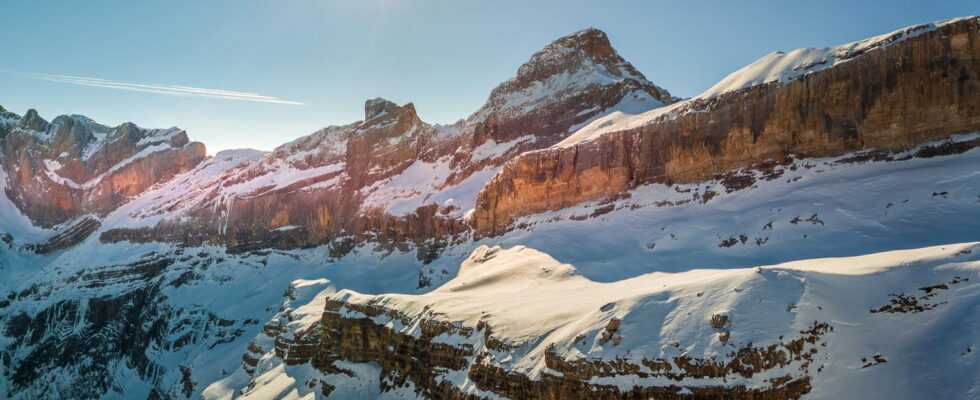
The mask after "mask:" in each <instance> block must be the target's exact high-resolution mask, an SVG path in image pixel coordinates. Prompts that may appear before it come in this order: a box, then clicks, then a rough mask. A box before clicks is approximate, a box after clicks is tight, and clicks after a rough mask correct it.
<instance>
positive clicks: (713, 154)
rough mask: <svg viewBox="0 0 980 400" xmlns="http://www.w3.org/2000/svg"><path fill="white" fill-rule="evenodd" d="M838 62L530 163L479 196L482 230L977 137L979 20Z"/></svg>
mask: <svg viewBox="0 0 980 400" xmlns="http://www.w3.org/2000/svg"><path fill="white" fill-rule="evenodd" d="M926 29H928V26H922V27H912V28H908V31H909V33H904V31H900V33H903V34H904V35H905V36H913V35H915V34H918V33H919V32H920V31H922V30H926ZM896 35H898V33H897V34H896ZM897 39H904V40H901V41H898V40H897ZM875 43H878V44H877V45H876V46H875V45H874V44H875ZM842 47H843V46H842ZM767 57H768V56H767ZM839 57H848V58H847V60H848V61H847V62H843V63H839V64H837V65H833V66H832V67H829V68H826V69H822V70H818V71H816V72H812V73H810V74H807V75H803V76H801V77H799V78H797V79H795V80H792V81H789V82H785V83H784V82H780V81H777V82H773V83H766V84H760V85H755V86H749V87H746V88H740V89H737V90H732V91H727V92H722V93H718V94H712V95H711V96H699V97H696V98H693V99H691V100H688V101H685V102H683V103H682V104H678V105H676V106H675V107H672V108H665V109H664V111H662V112H658V111H654V112H651V113H650V114H651V115H650V116H649V117H648V118H649V120H648V121H645V123H644V125H643V126H640V127H636V128H631V129H625V130H621V131H617V132H609V133H606V134H604V135H596V136H595V137H594V138H593V139H592V140H587V141H583V142H580V143H575V144H571V145H568V146H559V147H557V148H551V149H548V150H546V151H539V152H534V153H529V154H523V155H521V156H519V157H517V158H516V159H515V160H514V161H513V162H511V163H509V164H508V165H507V166H506V167H505V168H504V170H503V171H502V172H501V173H500V174H498V175H497V176H496V177H495V178H494V179H493V180H492V181H490V182H489V183H488V185H487V186H486V188H484V190H483V191H482V192H481V193H480V197H479V199H478V200H477V207H476V212H475V223H476V226H477V230H478V231H479V232H480V234H496V233H500V232H501V231H502V230H505V229H506V227H507V226H508V225H509V224H510V222H511V221H512V220H513V219H514V218H515V217H516V216H520V215H527V214H533V213H537V212H542V211H546V210H552V209H560V208H563V207H567V206H570V205H573V204H576V203H579V202H582V201H587V200H595V199H599V198H603V197H608V196H613V195H616V194H617V193H621V192H623V191H624V190H627V189H629V188H632V187H636V186H637V185H641V184H646V183H675V182H676V183H684V182H697V181H701V180H706V179H710V178H712V177H713V176H714V175H715V174H718V173H721V172H724V171H726V170H729V169H732V168H737V167H740V166H747V165H751V164H754V163H758V162H762V161H765V160H768V159H783V158H785V157H786V156H788V155H791V154H793V155H798V156H805V157H826V156H836V155H840V154H844V153H848V152H852V151H856V150H860V149H866V148H880V149H886V150H889V149H890V150H901V149H905V148H908V147H910V146H912V145H915V144H917V143H922V142H926V141H930V140H937V139H943V138H947V137H949V136H950V135H953V134H957V133H965V132H972V131H977V130H980V113H978V112H977V110H978V109H980V74H978V71H980V18H976V17H973V18H967V19H962V20H959V21H957V22H953V23H949V24H946V25H944V26H941V27H939V28H937V29H934V30H931V31H927V32H925V33H921V34H918V35H916V36H913V37H908V38H905V37H904V36H896V37H884V38H880V39H879V41H878V42H873V43H872V46H868V48H867V49H866V50H863V51H862V52H856V53H853V54H843V55H839ZM761 61H763V60H760V62H761ZM824 62H828V61H826V60H825V61H824ZM803 67H807V66H803ZM810 67H812V66H810ZM736 74H738V73H736ZM733 75H735V74H733Z"/></svg>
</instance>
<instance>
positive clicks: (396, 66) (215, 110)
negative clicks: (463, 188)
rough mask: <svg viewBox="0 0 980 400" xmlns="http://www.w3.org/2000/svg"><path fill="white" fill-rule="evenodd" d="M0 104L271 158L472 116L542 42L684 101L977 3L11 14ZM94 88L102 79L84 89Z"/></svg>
mask: <svg viewBox="0 0 980 400" xmlns="http://www.w3.org/2000/svg"><path fill="white" fill-rule="evenodd" d="M0 9H2V10H3V15H4V16H3V18H2V21H3V22H0V38H2V39H0V70H2V71H0V105H3V106H4V107H6V108H8V109H10V110H11V111H14V112H17V113H19V114H23V113H24V112H25V111H26V110H27V109H28V108H36V109H37V110H38V111H39V112H40V113H41V115H42V116H44V117H45V118H47V119H49V120H50V119H51V118H53V117H54V116H56V115H59V114H84V115H87V116H89V117H91V118H94V119H95V120H97V121H100V122H103V123H106V124H110V125H116V124H119V123H122V122H126V121H133V122H135V123H136V124H138V125H140V126H144V127H162V128H163V127H170V126H174V125H176V126H179V127H181V128H184V129H186V130H187V131H188V133H189V134H190V136H191V138H192V139H193V140H198V141H202V142H204V143H205V144H206V145H207V146H208V151H209V153H212V154H213V153H214V152H215V151H218V150H222V149H229V148H240V147H252V148H258V149H263V150H270V149H272V148H274V147H275V146H277V145H279V144H282V143H284V142H286V141H289V140H292V139H295V138H297V137H299V136H302V135H305V134H308V133H310V132H312V131H314V130H316V129H319V128H321V127H324V126H327V125H331V124H345V123H350V122H353V121H356V120H359V119H362V118H363V102H364V100H365V99H368V98H372V97H378V96H381V97H385V98H388V99H390V100H393V101H395V102H398V103H404V102H409V101H411V102H414V103H415V106H416V108H417V110H418V112H419V114H420V116H421V117H422V119H424V120H426V121H428V122H437V123H449V122H453V121H455V120H457V119H460V118H464V117H466V116H467V115H468V114H469V113H471V112H473V111H475V110H476V109H477V108H478V107H479V106H480V105H482V103H483V101H484V100H485V99H486V97H487V95H488V94H489V93H490V90H491V89H492V88H493V87H494V86H496V85H497V84H498V83H500V82H502V81H503V80H505V79H507V78H508V77H510V76H512V75H514V73H515V72H516V71H517V67H518V66H520V64H521V63H523V62H524V61H526V60H527V59H528V58H529V57H530V56H531V54H533V53H534V52H535V51H537V50H539V49H540V48H542V47H543V46H544V45H545V44H547V43H548V42H550V41H552V40H554V39H556V38H558V37H560V36H563V35H566V34H568V33H571V32H574V31H577V30H579V29H582V28H585V27H589V26H593V27H597V28H599V29H602V30H604V31H606V33H608V34H609V37H610V39H611V41H612V44H613V46H614V47H615V48H616V49H617V50H619V52H620V54H621V55H622V56H623V57H624V58H626V59H627V60H629V61H630V62H632V63H633V65H635V66H636V67H637V68H638V69H639V70H640V71H641V72H643V73H644V74H645V75H646V76H647V78H649V79H650V80H651V81H653V82H654V83H656V84H658V85H660V86H662V87H664V88H666V89H668V90H669V91H671V93H673V94H675V95H678V96H682V97H689V96H694V95H697V94H698V93H700V92H701V91H703V90H705V89H707V88H708V87H710V86H711V85H713V84H714V83H716V82H717V81H719V80H720V79H721V78H723V77H724V76H725V75H727V74H728V73H730V72H733V71H735V70H736V69H738V68H741V67H742V66H745V65H746V64H749V63H751V62H752V61H754V60H755V59H757V58H759V57H761V56H763V55H765V54H768V53H770V52H772V51H777V50H782V51H788V50H792V49H796V48H799V47H817V46H830V45H837V44H842V43H846V42H851V41H855V40H859V39H863V38H865V37H869V36H874V35H878V34H882V33H886V32H888V31H891V30H895V29H898V28H902V27H905V26H909V25H915V24H918V23H925V22H931V21H934V20H940V19H946V18H951V17H956V16H962V15H972V14H980V2H977V1H976V0H965V1H931V0H917V1H904V0H891V1H836V0H833V1H828V0H823V1H793V0H784V1H780V2H771V1H734V0H729V1H672V2H667V1H652V0H648V1H636V2H632V1H616V0H607V1H570V0H566V1H500V0H495V1H448V0H446V1H434V0H433V1H424V0H419V1H409V0H342V1H332V0H306V1H300V0H278V1H265V0H261V1H259V0H256V1H245V0H227V1H224V0H206V1H197V0H193V1H192V0H188V1H177V0H174V1H155V0H146V1H143V0H141V1H95V0H93V1H75V0H66V1H26V0H23V1H20V0H11V1H5V2H4V4H3V5H2V7H0ZM92 78H95V79H92Z"/></svg>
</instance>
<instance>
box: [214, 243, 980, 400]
mask: <svg viewBox="0 0 980 400" xmlns="http://www.w3.org/2000/svg"><path fill="white" fill-rule="evenodd" d="M978 251H980V243H978V242H971V243H960V244H949V245H944V246H935V247H929V248H922V249H912V250H900V251H892V252H885V253H877V254H869V255H864V256H857V257H849V258H827V259H814V260H801V261H795V262H790V263H784V264H778V265H770V266H760V267H757V268H746V269H726V270H715V269H698V270H690V271H686V272H680V273H659V272H658V273H650V274H645V275H640V276H637V277H634V278H630V279H626V280H621V281H615V282H608V283H600V282H594V281H591V280H589V279H586V278H584V277H582V276H581V275H579V274H578V273H577V270H576V268H575V267H574V266H572V265H569V264H562V263H560V262H558V261H557V260H555V259H554V258H552V257H550V256H549V255H548V254H546V253H543V252H540V251H537V250H533V249H530V248H525V247H523V246H517V247H513V248H510V249H503V248H500V247H493V248H490V247H486V246H482V247H479V248H477V249H475V250H474V252H473V253H472V255H470V257H468V258H467V259H466V260H465V261H464V262H463V263H462V265H461V267H460V270H459V274H458V275H457V276H456V277H455V278H454V279H452V280H451V281H449V282H447V283H446V284H444V285H443V286H441V287H440V288H438V289H436V290H434V291H432V292H429V293H426V294H421V295H399V294H386V295H374V296H372V295H363V294H359V293H357V292H354V291H351V290H341V291H339V292H338V291H336V290H334V289H332V288H331V289H327V290H325V291H323V292H321V294H319V295H317V296H315V300H314V301H312V302H311V303H309V304H310V305H311V306H313V307H312V308H313V309H314V310H313V311H314V313H313V316H312V317H310V316H309V314H310V312H309V311H305V312H304V311H300V312H298V313H297V314H296V315H295V316H296V322H291V323H290V324H293V325H296V327H294V329H292V330H294V331H295V330H296V328H297V327H300V326H306V327H309V326H312V325H311V324H314V323H316V322H315V321H316V315H319V313H317V312H316V310H322V309H323V306H322V304H323V302H324V301H325V300H326V299H332V300H339V301H342V302H345V303H346V304H352V305H360V306H369V307H382V308H383V309H388V310H393V311H396V312H398V313H400V314H402V315H405V316H407V317H408V318H410V319H411V322H410V323H408V324H405V323H404V322H402V321H400V320H398V319H396V318H392V317H391V316H388V315H384V314H382V315H378V316H373V317H368V316H366V315H360V316H359V315H358V314H357V313H356V312H353V311H348V312H347V313H350V314H349V316H350V317H352V318H370V319H371V320H373V321H374V323H376V324H378V325H381V326H387V327H388V328H389V329H392V330H394V331H397V332H401V333H405V334H409V335H413V336H415V337H418V335H419V333H420V331H419V329H420V328H419V323H420V322H422V321H433V320H435V321H444V322H448V323H452V324H459V326H462V327H469V328H473V329H477V330H479V329H480V328H478V327H479V326H484V325H485V326H489V327H491V328H492V335H493V337H494V338H495V339H497V340H500V341H503V342H504V343H506V344H507V347H505V348H504V349H501V348H500V347H499V346H494V347H489V345H488V344H486V343H484V342H483V335H482V334H475V335H472V336H454V335H449V336H440V337H436V338H434V339H433V341H435V342H438V343H444V344H449V345H453V346H463V345H471V346H474V347H476V348H477V349H481V350H482V351H484V352H485V353H484V354H486V356H485V357H486V358H484V359H483V361H482V362H484V363H486V362H489V363H493V364H499V365H500V366H501V367H503V368H505V369H506V370H508V371H514V372H518V373H521V374H524V375H527V376H529V377H530V378H531V379H536V378H538V377H540V376H541V374H546V373H548V374H554V373H555V372H554V371H551V369H550V368H549V367H548V366H547V365H546V362H545V358H546V354H549V353H550V354H554V355H557V356H559V357H562V358H564V359H566V360H582V361H585V360H617V362H628V363H632V364H634V365H638V366H639V365H644V361H646V360H664V359H666V360H671V359H675V358H677V357H690V358H694V359H701V358H709V359H713V358H718V359H721V360H724V359H726V358H727V357H730V356H729V355H728V354H729V353H731V352H732V350H733V349H736V348H739V347H740V346H745V345H746V344H748V343H751V345H750V346H755V347H759V348H766V347H767V346H770V345H778V344H779V343H780V342H782V341H783V340H784V337H789V338H791V337H795V336H797V335H799V332H800V331H806V330H807V329H808V328H811V327H814V326H820V325H821V324H827V325H826V326H827V327H828V328H827V332H825V334H826V337H825V338H824V339H821V340H822V344H821V346H815V347H814V350H813V353H811V354H812V356H811V357H812V365H810V364H811V363H810V362H808V363H806V364H802V363H793V362H790V363H789V365H787V366H786V367H776V368H773V369H772V370H765V371H761V372H759V373H758V374H757V376H753V377H752V378H751V379H749V378H746V377H744V376H741V375H739V374H736V373H730V374H728V375H727V376H725V377H724V378H725V379H724V385H725V386H729V387H731V386H736V385H746V386H748V387H764V386H763V385H762V384H761V383H762V382H764V381H765V380H767V379H771V378H775V377H781V376H783V375H784V374H788V375H787V376H801V371H802V370H804V369H806V370H814V371H817V370H819V372H815V373H813V374H812V375H813V376H812V385H813V387H814V390H813V392H812V393H810V395H809V396H810V397H808V398H843V397H849V395H850V394H853V393H875V395H876V396H877V398H895V397H907V396H910V397H916V398H918V397H928V396H929V395H930V393H936V392H935V391H934V390H935V388H936V387H942V388H943V389H942V390H941V391H940V392H941V393H944V396H948V397H949V398H969V396H970V394H971V393H972V394H977V393H980V384H978V383H977V382H978V381H977V379H976V378H978V377H980V376H978V374H977V372H976V371H977V364H978V362H980V361H978V360H977V356H976V354H975V353H974V352H973V351H971V350H970V349H973V348H974V347H975V346H976V345H975V344H974V343H973V341H972V340H973V339H974V337H973V335H972V334H971V333H970V332H971V329H976V328H978V327H980V325H977V319H976V318H977V317H980V315H977V311H976V309H975V307H973V306H972V304H975V301H976V299H977V298H978V296H980V283H978V282H977V281H978V280H980V253H978ZM930 285H933V286H930ZM297 286H307V284H306V283H303V282H297ZM919 287H930V289H928V290H926V289H917V288H919ZM931 287H935V289H932V288H931ZM896 292H904V293H907V294H908V295H912V296H915V295H917V294H918V295H922V296H923V298H922V300H923V303H921V304H923V305H922V307H923V309H922V311H917V310H918V309H915V308H911V309H904V308H903V309H901V310H903V311H894V312H892V311H879V310H894V309H895V308H888V307H893V306H894V304H897V303H889V300H890V299H894V298H895V296H896V295H895V294H894V293H896ZM583 293H588V295H587V296H583V295H582V294H583ZM929 294H932V295H929ZM304 297H309V295H305V296H304ZM889 304H891V305H892V306H889ZM964 318H965V320H966V321H971V322H967V323H966V324H967V325H968V327H963V329H958V330H953V331H948V332H946V333H944V334H943V335H942V336H941V337H936V336H935V335H934V333H933V332H932V329H931V328H930V326H933V325H932V324H936V323H948V322H950V321H952V320H961V319H964ZM943 321H945V322H943ZM302 329H308V328H301V327H300V328H299V330H302ZM886 338H887V339H886ZM507 349H509V350H507ZM950 360H955V361H953V362H950ZM801 364H802V365H801ZM346 365H349V364H347V363H342V364H340V365H336V366H338V367H340V366H346ZM668 365H669V367H670V368H679V367H677V366H675V365H670V364H668ZM678 365H679V364H678ZM918 365H945V366H947V368H946V369H944V373H943V374H935V375H929V376H922V375H920V374H917V373H915V372H914V371H915V368H914V367H915V366H918ZM823 367H828V368H823ZM797 368H800V369H797ZM644 370H645V368H644V367H640V371H644ZM362 371H363V370H358V371H357V372H354V374H353V375H350V376H349V377H347V378H346V379H337V377H335V378H333V379H329V382H330V383H331V384H332V385H334V386H336V387H337V390H339V391H340V392H341V393H347V394H346V395H341V396H335V397H336V398H342V399H345V398H359V397H365V396H367V397H388V398H403V397H402V396H405V395H404V394H402V393H403V392H401V391H395V392H392V393H388V394H386V395H385V396H381V394H379V393H375V394H372V391H373V390H374V389H372V387H376V385H377V382H378V381H377V380H378V376H379V374H378V372H376V371H372V370H368V371H363V372H362ZM364 372H366V373H364ZM465 372H466V371H461V372H458V373H447V374H445V375H443V379H445V380H447V381H449V382H450V383H451V384H452V385H454V386H457V387H459V388H460V389H462V390H463V391H464V392H466V393H470V394H478V395H486V393H485V392H482V391H479V390H478V389H476V388H475V387H474V386H473V385H471V384H468V379H467V378H466V373H465ZM647 373H650V374H654V375H656V374H655V373H653V372H652V371H647ZM243 375H244V374H243V372H242V371H241V370H239V371H238V372H236V373H235V374H233V375H232V376H233V377H237V378H236V379H232V380H229V379H226V380H222V381H219V382H218V383H215V384H213V385H211V386H210V387H209V388H207V389H206V390H205V392H204V393H205V398H213V399H225V398H232V397H233V396H234V393H235V392H236V391H237V390H242V392H243V393H245V394H246V396H245V397H243V398H262V399H272V398H277V399H278V398H300V397H299V395H300V394H302V393H304V392H307V391H308V390H309V389H305V388H302V387H301V386H300V385H298V383H300V382H304V381H307V380H308V378H310V377H319V378H322V379H327V378H328V377H330V375H324V374H322V373H321V372H319V371H316V370H313V369H312V368H311V367H310V366H308V365H300V366H284V365H283V360H281V359H279V358H277V357H276V356H275V355H273V354H272V353H269V354H266V355H265V356H264V357H263V367H262V368H261V369H260V371H258V372H257V373H256V375H261V376H257V377H256V379H254V380H251V381H250V382H251V384H250V385H249V386H248V387H247V388H245V387H243V385H244V384H245V383H246V382H249V381H246V380H243V379H242V378H243ZM594 379H597V381H595V382H596V383H603V384H609V385H614V386H618V387H619V388H620V389H623V390H629V389H631V388H632V387H633V386H634V385H639V386H650V385H663V386H668V385H680V386H682V387H684V386H693V387H698V386H709V385H715V384H719V383H721V380H716V379H705V378H685V379H681V380H679V381H675V380H673V379H666V378H663V377H649V378H637V377H635V376H630V377H628V379H623V378H622V377H610V378H594ZM365 381H367V382H369V383H373V384H367V385H365ZM400 394H401V395H400ZM335 397H331V398H335ZM303 398H305V397H303ZM310 398H312V395H310ZM404 398H412V395H411V394H409V395H407V396H405V397H404Z"/></svg>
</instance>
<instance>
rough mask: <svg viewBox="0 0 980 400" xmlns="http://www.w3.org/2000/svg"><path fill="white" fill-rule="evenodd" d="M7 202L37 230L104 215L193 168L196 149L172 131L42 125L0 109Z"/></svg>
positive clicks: (198, 156) (76, 122)
mask: <svg viewBox="0 0 980 400" xmlns="http://www.w3.org/2000/svg"><path fill="white" fill-rule="evenodd" d="M0 151H2V156H0V163H2V164H3V165H2V167H3V170H4V172H5V174H6V179H5V181H6V182H4V183H5V189H6V193H7V196H8V197H9V198H10V199H11V200H12V201H14V203H15V204H16V205H17V206H18V207H19V208H20V209H21V210H22V211H23V212H24V214H25V215H27V216H28V217H30V218H31V219H32V220H33V221H34V222H35V223H37V224H38V225H40V226H45V227H50V226H53V225H56V224H60V223H63V222H66V221H69V220H71V219H74V218H77V217H80V216H82V215H85V214H95V215H98V216H105V215H106V214H108V213H109V212H110V211H112V210H115V209H116V208H117V207H118V206H119V205H121V204H123V203H125V202H127V201H129V200H130V199H132V198H134V197H136V196H137V195H139V194H140V193H142V192H143V191H144V190H145V189H147V188H148V187H150V186H152V185H154V184H156V183H160V182H163V181H166V180H167V179H169V178H170V177H172V176H174V175H176V174H178V173H180V172H183V171H186V170H188V169H191V168H193V167H194V166H195V165H197V163H199V162H200V161H201V160H203V159H204V157H205V149H204V145H203V144H201V143H197V142H190V141H189V140H188V138H187V133H186V132H184V131H182V130H179V129H177V128H171V129H167V130H148V129H142V128H139V127H137V126H136V125H134V124H132V123H125V124H122V125H120V126H117V127H115V128H110V127H107V126H104V125H101V124H98V123H96V122H94V121H92V120H90V119H88V118H85V117H82V116H77V115H70V116H68V115H62V116H59V117H57V118H55V119H54V120H53V121H51V122H47V121H45V120H44V119H43V118H41V117H40V116H39V115H38V113H37V112H36V111H34V110H28V112H27V113H26V114H24V116H23V117H20V116H18V115H16V114H14V113H11V112H9V111H6V110H3V109H2V108H0Z"/></svg>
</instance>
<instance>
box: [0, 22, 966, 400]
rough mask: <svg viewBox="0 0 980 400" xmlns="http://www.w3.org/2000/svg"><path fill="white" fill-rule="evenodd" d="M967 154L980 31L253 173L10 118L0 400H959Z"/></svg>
mask: <svg viewBox="0 0 980 400" xmlns="http://www.w3.org/2000/svg"><path fill="white" fill-rule="evenodd" d="M978 146H980V18H978V17H962V18H955V19H950V20H945V21H939V22H935V23H928V24H923V25H917V26H912V27H908V28H904V29H900V30H898V31H895V32H891V33H887V34H884V35H880V36H876V37H873V38H868V39H864V40H860V41H857V42H853V43H848V44H844V45H840V46H835V47H826V48H804V49H798V50H794V51H791V52H788V53H783V52H775V53H771V54H769V55H766V56H764V57H762V58H761V59H759V60H758V61H756V62H754V63H752V64H750V65H748V66H746V67H744V68H742V69H740V70H738V71H735V72H733V73H732V74H730V75H729V76H727V77H726V78H724V79H723V80H722V81H720V82H719V83H718V84H716V85H714V86H713V87H711V88H709V89H708V90H707V91H705V92H704V93H702V94H700V95H698V96H695V97H692V98H688V99H682V98H678V97H676V96H673V95H671V94H670V93H669V92H668V91H667V90H666V89H664V88H661V87H660V86H658V85H656V84H655V83H653V82H651V81H650V80H648V78H647V77H646V76H644V75H643V74H642V73H641V72H640V71H638V70H637V69H636V68H635V67H634V66H633V65H631V64H630V63H629V62H628V61H626V60H625V59H623V57H621V56H620V55H619V54H618V53H617V52H616V50H615V49H614V48H613V47H612V45H611V43H610V40H609V38H608V37H607V35H606V34H605V33H603V32H602V31H600V30H597V29H592V28H590V29H585V30H582V31H579V32H575V33H573V34H571V35H568V36H565V37H562V38H559V39H558V40H556V41H554V42H552V43H550V44H548V45H547V46H545V47H544V48H543V49H542V50H541V51H539V52H537V53H535V54H533V55H532V56H531V57H530V59H529V60H528V61H527V62H526V63H525V64H523V65H521V66H520V67H519V68H518V70H517V73H516V75H515V76H514V77H513V78H510V79H508V80H507V81H505V82H503V83H501V84H500V85H498V86H497V87H496V88H494V89H493V90H492V91H491V93H490V95H489V97H488V98H487V101H486V102H485V104H484V105H483V106H482V107H480V108H479V109H477V110H476V111H475V112H473V113H472V114H471V115H469V116H468V117H466V118H465V119H461V120H459V121H457V122H456V123H454V124H451V125H440V124H430V123H427V122H425V121H423V120H421V119H420V118H419V116H418V115H417V113H416V111H415V107H414V105H413V104H411V103H407V104H401V105H399V104H395V103H393V102H391V101H388V100H386V99H383V98H375V99H369V100H367V101H366V102H365V105H364V120H363V121H357V122H353V123H350V124H347V125H339V126H338V125H333V126H328V127H326V128H323V129H321V130H319V131H316V132H313V133H312V134H310V135H308V136H304V137H301V138H299V139H297V140H294V141H292V142H289V143H285V144H283V145H281V146H279V147H278V148H276V149H275V150H273V151H271V152H261V151H256V150H247V149H243V150H228V151H222V152H219V153H217V154H215V155H214V156H208V155H207V151H206V149H205V145H204V144H202V143H199V142H193V141H191V139H190V137H189V135H188V133H187V132H185V131H183V130H181V129H179V128H176V127H173V128H169V129H146V128H141V127H139V126H137V125H135V124H133V123H125V124H122V125H119V126H116V127H110V126H106V125H102V124H99V123H97V122H95V121H93V120H91V119H89V118H87V117H84V116H80V115H63V116H58V117H55V118H53V119H52V120H51V121H47V120H45V119H44V118H42V117H41V116H40V115H39V114H38V112H37V111H35V110H28V111H27V112H26V113H25V114H24V115H23V116H21V115H18V114H15V113H13V112H11V111H8V110H6V109H4V108H2V107H0V185H2V187H3V190H2V191H0V192H2V194H0V239H2V243H0V397H6V398H11V399H33V398H72V399H115V398H119V399H133V398H140V399H142V398H146V399H185V398H204V399H231V398H240V399H315V398H330V399H346V398H351V399H358V398H379V399H392V398H430V399H484V398H486V399H496V398H513V399H530V398H535V399H536V398H542V399H570V398H590V399H592V398H594V399H604V398H609V399H620V398H629V399H639V398H678V399H687V398H690V399H701V398H726V399H727V398H752V399H784V398H794V399H795V398H882V399H893V398H930V397H939V398H963V399H969V398H976V397H977V396H980V373H978V372H977V371H980V362H978V360H977V355H976V354H977V351H978V350H980V347H978V346H980V334H977V332H980V285H978V282H980V242H977V240H980V175H978V165H980V150H977V149H976V148H977V147H978Z"/></svg>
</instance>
